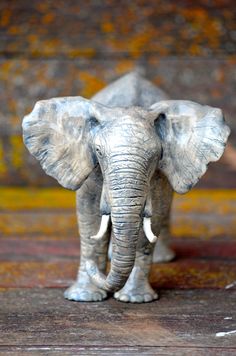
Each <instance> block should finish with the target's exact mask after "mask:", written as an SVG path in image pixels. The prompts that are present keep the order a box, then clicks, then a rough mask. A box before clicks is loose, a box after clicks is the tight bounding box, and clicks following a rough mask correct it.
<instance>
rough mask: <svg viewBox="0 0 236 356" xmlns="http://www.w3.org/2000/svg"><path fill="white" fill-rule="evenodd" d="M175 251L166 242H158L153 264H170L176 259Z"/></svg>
mask: <svg viewBox="0 0 236 356" xmlns="http://www.w3.org/2000/svg"><path fill="white" fill-rule="evenodd" d="M175 256H176V254H175V251H174V250H172V249H171V248H170V247H169V246H168V244H167V243H166V242H164V241H162V240H161V239H160V240H157V243H156V246H155V249H154V252H153V263H163V262H170V261H172V260H173V259H174V258H175Z"/></svg>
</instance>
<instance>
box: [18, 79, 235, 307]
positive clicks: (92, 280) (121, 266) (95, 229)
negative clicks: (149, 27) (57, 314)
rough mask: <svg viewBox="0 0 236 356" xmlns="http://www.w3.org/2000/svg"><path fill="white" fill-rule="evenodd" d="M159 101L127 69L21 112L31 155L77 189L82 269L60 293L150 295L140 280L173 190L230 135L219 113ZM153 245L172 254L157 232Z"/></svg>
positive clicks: (202, 167) (133, 298)
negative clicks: (88, 94) (87, 89)
mask: <svg viewBox="0 0 236 356" xmlns="http://www.w3.org/2000/svg"><path fill="white" fill-rule="evenodd" d="M167 99H168V98H167V97H166V95H165V94H164V93H163V92H162V91H161V90H160V89H158V88H157V87H156V86H154V85H153V84H152V83H151V82H149V81H147V80H146V79H144V78H142V76H140V75H139V74H138V73H136V72H132V73H130V74H127V75H125V76H124V77H122V78H120V79H118V80H117V81H116V82H114V83H112V84H110V85H109V86H108V87H106V88H105V89H103V90H102V91H100V92H99V93H97V94H96V95H95V96H94V97H93V98H92V100H87V99H84V98H82V97H62V98H53V99H49V100H42V101H38V102H37V103H36V105H35V107H34V109H33V111H32V112H31V113H30V114H29V115H27V116H26V117H25V118H24V120H23V138H24V143H25V145H26V146H27V148H28V150H29V151H30V153H31V154H32V155H33V156H34V157H36V158H37V159H38V160H39V161H40V163H41V165H42V168H43V169H44V170H45V172H46V173H47V174H48V175H50V176H52V177H54V178H55V179H57V181H58V182H59V183H60V184H61V185H62V186H63V187H65V188H67V189H72V190H75V191H76V196H77V216H78V222H79V231H80V238H81V256H80V268H79V271H78V276H77V280H76V282H75V283H74V284H73V285H72V286H71V287H70V288H68V289H67V290H66V291H65V294H64V295H65V298H67V299H69V300H74V301H101V300H103V299H105V298H106V297H107V293H114V297H115V298H116V299H117V300H120V301H123V302H134V303H135V302H136V303H142V302H150V301H152V300H155V299H157V298H158V295H157V293H156V292H155V291H154V290H153V289H152V287H151V286H150V284H149V280H148V278H149V271H150V266H151V263H152V255H153V250H154V246H155V243H156V241H157V237H158V236H159V235H163V236H166V235H168V224H169V214H170V207H171V202H172V197H173V191H176V192H177V193H180V194H183V193H186V192H188V191H189V190H190V189H191V188H192V187H193V186H194V185H195V184H196V183H197V182H198V180H199V179H200V177H201V176H202V175H203V174H204V173H205V172H206V169H207V165H208V164H209V162H214V161H217V160H218V159H219V158H220V157H221V156H222V154H223V152H224V148H225V145H226V142H227V138H228V136H229V133H230V129H229V127H228V126H227V125H226V123H225V120H224V117H223V115H222V111H221V110H220V109H218V108H213V107H210V106H204V105H200V104H197V103H195V102H192V101H187V100H167ZM110 238H111V241H112V256H111V262H110V270H109V272H108V274H107V275H106V268H107V260H108V258H107V256H108V245H109V240H110ZM163 246H164V247H163ZM161 248H163V249H164V258H163V259H167V260H168V259H171V258H172V257H173V254H172V252H171V250H170V249H168V244H167V242H165V237H164V238H163V241H162V245H161ZM160 259H162V258H161V257H160Z"/></svg>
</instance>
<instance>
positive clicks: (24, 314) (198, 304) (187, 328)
mask: <svg viewBox="0 0 236 356" xmlns="http://www.w3.org/2000/svg"><path fill="white" fill-rule="evenodd" d="M235 297H236V294H235V291H231V292H230V291H227V292H226V291H209V290H208V291H203V290H198V291H197V290H196V291H165V292H164V291H163V292H162V294H161V298H160V300H159V301H156V302H154V303H150V304H142V305H138V304H136V305H132V304H125V303H120V302H118V301H115V300H113V299H109V300H107V301H105V302H103V303H73V302H68V301H65V300H64V299H63V296H62V293H61V291H60V290H57V289H43V290H42V289H33V290H32V289H31V290H27V289H26V290H25V289H19V290H14V291H11V290H9V291H5V292H2V293H1V305H0V312H1V320H0V330H1V334H0V345H1V347H2V348H3V347H5V348H6V346H7V345H11V348H13V347H15V348H16V347H17V346H18V347H20V348H22V350H24V349H25V350H26V345H27V347H28V350H30V347H32V348H34V350H37V349H38V350H40V349H41V351H43V347H48V348H49V349H48V350H45V351H50V349H51V348H52V349H54V350H55V351H56V347H58V348H62V350H63V348H64V347H65V350H66V347H68V348H69V347H71V348H72V350H73V347H74V350H76V348H78V350H79V349H82V348H84V351H83V352H84V353H85V352H86V351H87V354H89V352H90V351H91V353H92V352H94V353H95V354H96V352H98V351H99V350H100V351H102V350H104V349H105V348H107V351H111V350H113V351H112V353H113V352H114V353H115V352H120V353H122V352H123V354H125V353H127V354H128V352H129V348H131V351H133V353H134V354H135V351H136V352H137V353H138V352H139V350H140V352H142V351H143V352H144V354H145V352H146V354H148V352H151V351H152V352H153V354H158V350H163V349H164V348H166V351H165V352H166V353H167V348H170V349H169V350H168V352H169V354H170V352H171V350H174V349H175V348H176V350H177V351H178V350H179V354H180V353H181V351H184V350H186V352H187V350H188V352H189V351H190V350H193V351H194V349H196V350H199V351H201V350H202V352H204V350H205V352H206V351H207V350H208V349H207V348H209V351H212V352H213V351H218V352H219V351H221V352H222V354H224V353H223V352H225V354H227V351H228V349H229V351H230V350H231V351H232V350H235V336H234V335H232V336H231V337H225V338H220V337H219V338H218V337H216V333H218V332H221V331H229V330H234V329H235V328H236V324H235V318H236V314H235V308H234V305H235ZM213 302H214V308H213V307H212V303H213ZM29 306H30V308H29ZM229 317H231V318H232V319H225V318H229ZM4 345H5V346H4ZM23 348H24V349H23ZM68 348H67V351H72V350H68ZM159 348H160V349H159ZM216 348H217V349H216ZM13 350H14V348H13ZM31 350H32V349H31ZM58 351H61V350H60V349H59V350H58ZM72 352H73V351H72ZM206 354H207V353H206Z"/></svg>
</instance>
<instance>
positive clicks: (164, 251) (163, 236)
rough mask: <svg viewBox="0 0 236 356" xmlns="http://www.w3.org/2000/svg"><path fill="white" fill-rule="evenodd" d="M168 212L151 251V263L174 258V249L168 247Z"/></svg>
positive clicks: (169, 237)
mask: <svg viewBox="0 0 236 356" xmlns="http://www.w3.org/2000/svg"><path fill="white" fill-rule="evenodd" d="M170 240H171V236H170V213H169V212H168V214H167V215H166V216H165V217H164V219H163V222H162V226H161V232H160V235H159V236H158V240H157V243H156V245H155V249H154V253H153V263H163V262H170V261H172V260H173V259H174V258H175V251H174V250H172V248H171V247H170Z"/></svg>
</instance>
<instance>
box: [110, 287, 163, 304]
mask: <svg viewBox="0 0 236 356" xmlns="http://www.w3.org/2000/svg"><path fill="white" fill-rule="evenodd" d="M114 298H115V299H117V300H119V301H120V302H125V303H128V302H131V303H148V302H152V301H153V300H156V299H158V294H157V293H156V292H155V291H154V290H153V289H152V287H151V286H150V285H148V284H147V285H146V286H145V287H143V288H142V290H141V289H139V288H134V289H130V288H126V286H125V287H123V288H122V289H121V290H119V291H118V292H116V293H115V294H114Z"/></svg>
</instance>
